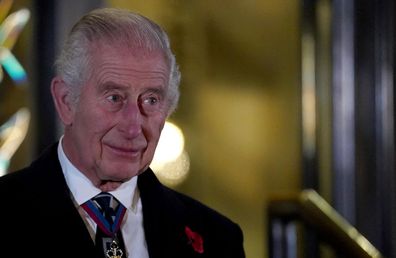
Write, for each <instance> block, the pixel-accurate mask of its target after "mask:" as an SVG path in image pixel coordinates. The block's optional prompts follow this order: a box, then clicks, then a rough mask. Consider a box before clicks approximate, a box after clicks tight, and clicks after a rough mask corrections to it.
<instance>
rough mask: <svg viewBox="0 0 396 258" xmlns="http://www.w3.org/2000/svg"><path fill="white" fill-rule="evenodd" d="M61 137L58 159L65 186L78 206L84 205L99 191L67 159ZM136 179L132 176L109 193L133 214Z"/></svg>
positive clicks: (136, 194)
mask: <svg viewBox="0 0 396 258" xmlns="http://www.w3.org/2000/svg"><path fill="white" fill-rule="evenodd" d="M62 142H63V136H62V137H61V138H60V140H59V144H58V158H59V162H60V165H61V167H62V171H63V174H64V176H65V179H66V184H67V186H68V187H69V189H70V192H71V193H72V195H73V197H74V199H75V201H76V202H77V204H78V205H81V204H83V203H85V202H86V201H88V200H90V199H91V198H92V197H94V196H96V195H97V194H99V193H100V192H101V190H100V189H99V188H97V187H95V186H94V185H93V184H92V182H91V181H90V180H89V179H88V178H87V177H86V176H85V175H84V174H83V173H82V172H81V171H79V170H78V169H77V168H76V167H75V166H74V165H73V164H72V163H71V161H70V160H69V159H68V158H67V156H66V154H65V152H64V150H63V146H62ZM136 186H137V177H136V176H134V177H132V178H131V179H130V180H128V181H126V182H124V183H122V184H121V185H120V186H119V187H118V188H117V189H116V190H114V191H110V192H109V193H111V194H112V195H113V196H114V197H115V198H117V200H118V201H120V203H121V204H122V205H124V206H125V207H126V208H127V209H129V210H131V211H133V212H135V211H136V208H137V207H136V206H137V201H138V199H139V193H138V189H137V187H136Z"/></svg>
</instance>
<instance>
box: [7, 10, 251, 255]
mask: <svg viewBox="0 0 396 258" xmlns="http://www.w3.org/2000/svg"><path fill="white" fill-rule="evenodd" d="M179 80H180V74H179V70H178V68H177V65H176V62H175V57H174V55H173V54H172V52H171V50H170V47H169V40H168V37H167V35H166V33H165V32H164V31H163V30H162V29H161V28H160V27H159V26H158V25H157V24H155V23H154V22H152V21H150V20H149V19H147V18H145V17H143V16H140V15H137V14H135V13H131V12H128V11H125V10H119V9H99V10H95V11H92V12H90V13H89V14H87V15H86V16H84V17H82V19H81V20H80V21H79V22H78V23H77V24H76V25H75V26H74V27H73V29H72V31H71V32H70V34H69V37H68V39H67V40H66V43H65V45H64V48H63V50H62V52H61V54H60V56H59V58H58V60H57V61H56V76H55V77H54V79H53V80H52V84H51V92H52V96H53V99H54V103H55V106H56V109H57V111H58V114H59V117H60V119H61V121H62V122H63V124H64V127H65V130H64V135H63V136H62V138H61V139H60V141H59V143H57V144H54V145H53V146H50V147H49V148H48V149H47V150H46V151H45V152H44V154H42V156H41V157H40V158H39V159H37V160H36V161H34V162H33V163H32V164H31V165H30V166H29V167H27V168H25V169H22V170H21V171H17V172H14V173H11V174H9V175H7V176H4V177H2V178H0V204H1V210H0V211H1V212H0V223H1V226H0V257H119V258H120V257H123V258H124V257H137V258H145V257H151V258H153V257H183V258H188V257H216V258H220V257H224V258H227V257H235V258H239V257H244V250H243V239H242V238H243V237H242V232H241V230H240V228H239V226H238V225H236V224H234V223H233V222H231V221H230V220H228V219H227V218H225V217H223V216H222V215H220V214H219V213H217V212H216V211H214V210H212V209H210V208H208V207H206V206H204V205H202V204H201V203H199V202H197V201H195V200H193V199H191V198H189V197H187V196H185V195H183V194H180V193H177V192H175V191H173V190H171V189H169V188H167V187H165V186H163V185H162V184H161V183H160V182H159V181H158V180H157V178H156V177H155V175H154V174H153V172H152V171H151V170H150V168H149V164H150V162H151V160H152V158H153V155H154V151H155V148H156V145H157V142H158V139H159V136H160V133H161V130H162V128H163V126H164V123H165V119H166V118H167V117H168V116H169V115H170V114H171V113H172V112H173V111H174V109H175V107H176V105H177V102H178V97H179V90H178V85H179Z"/></svg>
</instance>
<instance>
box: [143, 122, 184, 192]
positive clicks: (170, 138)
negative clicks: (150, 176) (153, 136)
mask: <svg viewBox="0 0 396 258" xmlns="http://www.w3.org/2000/svg"><path fill="white" fill-rule="evenodd" d="M150 167H151V168H152V169H153V171H154V172H155V174H156V175H157V176H158V177H159V179H160V180H161V181H162V182H163V183H165V184H167V185H171V186H174V185H177V184H179V183H181V182H182V181H183V180H184V179H185V178H186V177H187V174H188V170H189V168H190V159H189V157H188V154H187V152H186V151H184V136H183V132H182V131H181V129H180V128H179V127H177V126H176V125H175V124H172V123H170V122H165V125H164V129H163V130H162V133H161V137H160V139H159V142H158V146H157V149H156V151H155V154H154V158H153V162H152V163H151V165H150Z"/></svg>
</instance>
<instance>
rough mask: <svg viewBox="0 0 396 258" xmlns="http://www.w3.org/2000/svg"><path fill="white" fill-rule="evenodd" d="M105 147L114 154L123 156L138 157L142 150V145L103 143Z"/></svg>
mask: <svg viewBox="0 0 396 258" xmlns="http://www.w3.org/2000/svg"><path fill="white" fill-rule="evenodd" d="M104 146H105V147H106V149H108V150H109V151H110V153H112V154H113V155H115V156H119V157H125V158H138V157H139V156H140V154H141V153H142V152H143V151H144V148H143V147H131V148H130V147H123V146H116V145H111V144H105V145H104Z"/></svg>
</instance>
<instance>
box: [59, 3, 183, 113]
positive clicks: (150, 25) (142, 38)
mask: <svg viewBox="0 0 396 258" xmlns="http://www.w3.org/2000/svg"><path fill="white" fill-rule="evenodd" d="M96 42H106V43H109V44H110V45H115V46H126V47H128V49H131V50H134V49H140V50H143V51H146V52H147V53H149V52H151V51H154V50H160V51H162V52H163V54H164V56H165V58H166V60H167V62H168V64H169V68H170V74H169V85H168V91H167V92H168V94H167V100H168V103H169V108H168V115H170V114H171V113H172V112H173V111H174V110H175V109H176V107H177V103H178V100H179V95H180V93H179V84H180V71H179V67H178V65H177V63H176V59H175V55H174V54H173V53H172V50H171V49H170V43H169V38H168V36H167V34H166V32H165V31H164V30H163V29H162V28H161V27H160V26H159V25H157V24H156V23H154V22H153V21H151V20H149V19H148V18H146V17H144V16H142V15H139V14H137V13H133V12H130V11H127V10H122V9H116V8H102V9H96V10H94V11H91V12H90V13H88V14H86V15H85V16H83V17H82V18H81V19H80V20H79V21H78V22H77V23H76V24H75V25H74V26H73V28H72V30H71V31H70V33H69V35H68V38H67V39H66V41H65V43H64V46H63V48H62V50H61V53H60V54H59V56H58V58H57V59H56V61H55V71H56V74H57V75H58V76H60V77H61V78H62V79H63V81H64V82H65V83H66V84H67V85H68V86H69V87H72V90H71V92H72V94H73V98H74V101H77V100H78V97H79V94H80V90H81V86H82V85H83V83H84V82H85V81H86V80H87V79H88V78H89V76H90V73H91V71H90V67H92V65H91V64H90V55H91V52H90V49H91V47H92V45H93V44H94V43H96Z"/></svg>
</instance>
